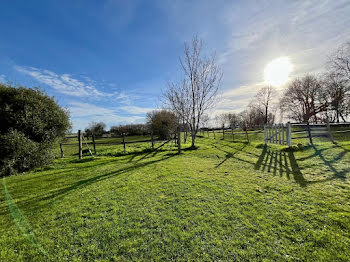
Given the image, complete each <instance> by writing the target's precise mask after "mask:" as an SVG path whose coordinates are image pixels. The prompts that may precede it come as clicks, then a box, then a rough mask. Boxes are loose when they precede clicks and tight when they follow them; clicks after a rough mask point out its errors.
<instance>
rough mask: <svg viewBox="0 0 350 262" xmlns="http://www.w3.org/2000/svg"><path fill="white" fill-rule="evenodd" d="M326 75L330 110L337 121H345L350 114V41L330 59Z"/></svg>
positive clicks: (328, 113)
mask: <svg viewBox="0 0 350 262" xmlns="http://www.w3.org/2000/svg"><path fill="white" fill-rule="evenodd" d="M327 69H328V72H327V74H326V77H325V85H326V89H327V95H328V96H329V97H328V98H329V100H330V103H329V105H330V108H329V110H330V112H327V117H329V115H330V114H331V113H333V114H334V117H333V118H334V119H333V120H335V121H337V122H339V121H340V118H341V119H342V120H343V121H345V120H346V117H347V116H348V115H349V114H350V112H349V110H350V42H347V43H345V44H343V45H341V46H340V47H339V48H338V49H337V50H336V51H335V52H334V53H333V54H332V55H331V56H330V57H329V59H328V63H327Z"/></svg>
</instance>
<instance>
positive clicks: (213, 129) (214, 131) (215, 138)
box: [213, 129, 216, 139]
mask: <svg viewBox="0 0 350 262" xmlns="http://www.w3.org/2000/svg"><path fill="white" fill-rule="evenodd" d="M213 135H214V139H216V136H215V131H214V129H213Z"/></svg>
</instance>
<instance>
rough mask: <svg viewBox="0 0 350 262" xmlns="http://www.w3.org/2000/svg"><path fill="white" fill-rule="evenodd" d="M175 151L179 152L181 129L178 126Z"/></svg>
mask: <svg viewBox="0 0 350 262" xmlns="http://www.w3.org/2000/svg"><path fill="white" fill-rule="evenodd" d="M177 132H178V133H177V152H178V153H179V154H181V129H180V127H179V128H178V131H177Z"/></svg>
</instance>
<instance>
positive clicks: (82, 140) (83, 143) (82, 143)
mask: <svg viewBox="0 0 350 262" xmlns="http://www.w3.org/2000/svg"><path fill="white" fill-rule="evenodd" d="M179 136H180V132H176V133H172V134H170V138H169V139H168V140H166V141H165V143H163V145H164V144H166V143H169V142H171V147H172V145H173V142H174V141H175V144H176V146H177V148H178V153H181V141H180V140H181V139H178V137H179ZM150 137H151V138H150V139H142V140H136V141H127V136H126V134H125V133H123V134H122V135H121V136H118V137H99V138H98V140H105V141H103V142H101V141H99V142H97V141H96V137H95V136H94V135H92V136H91V141H88V138H86V137H85V136H84V134H83V133H82V132H81V130H78V133H77V134H76V135H72V136H69V137H66V138H77V140H78V144H76V143H63V142H62V143H60V144H59V146H60V151H61V157H64V151H63V146H77V147H78V155H79V159H82V157H83V147H86V148H87V150H88V152H89V154H90V155H91V156H94V155H96V153H97V152H96V145H105V146H109V145H123V152H124V154H125V153H126V151H127V145H128V144H136V143H150V146H151V149H152V150H154V146H155V143H156V142H159V141H162V142H164V140H160V139H156V138H155V136H154V135H153V133H150ZM118 138H120V139H121V142H110V141H108V140H115V139H118ZM92 149H93V153H92Z"/></svg>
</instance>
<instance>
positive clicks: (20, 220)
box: [2, 178, 48, 256]
mask: <svg viewBox="0 0 350 262" xmlns="http://www.w3.org/2000/svg"><path fill="white" fill-rule="evenodd" d="M2 183H3V185H4V190H5V197H6V201H7V204H8V207H9V210H10V213H11V216H12V218H13V220H14V221H15V224H16V226H17V228H18V229H19V231H20V232H21V233H22V235H23V236H24V238H26V239H27V240H28V241H29V242H31V243H32V245H33V246H34V247H35V248H37V249H38V250H39V251H40V252H41V253H43V254H44V255H46V256H48V254H47V252H46V251H45V249H44V248H43V247H42V246H41V245H40V243H39V241H38V239H37V238H36V236H35V234H34V231H33V229H32V227H31V226H30V223H29V221H28V219H27V218H26V216H25V215H24V214H23V213H22V212H21V210H20V209H19V208H18V206H17V205H16V203H15V201H14V200H13V198H12V197H11V195H10V193H9V191H8V190H7V186H6V179H5V178H3V179H2Z"/></svg>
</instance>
